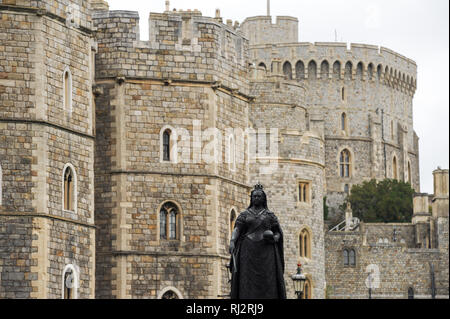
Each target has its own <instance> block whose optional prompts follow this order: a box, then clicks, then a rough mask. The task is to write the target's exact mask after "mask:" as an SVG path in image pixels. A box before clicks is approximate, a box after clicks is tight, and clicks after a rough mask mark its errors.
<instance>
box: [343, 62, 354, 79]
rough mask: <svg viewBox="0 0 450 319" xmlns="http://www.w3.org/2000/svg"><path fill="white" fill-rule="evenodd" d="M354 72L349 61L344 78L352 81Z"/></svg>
mask: <svg viewBox="0 0 450 319" xmlns="http://www.w3.org/2000/svg"><path fill="white" fill-rule="evenodd" d="M352 72H353V65H352V63H351V62H350V61H348V62H347V63H346V64H345V74H344V78H345V79H346V80H351V79H352Z"/></svg>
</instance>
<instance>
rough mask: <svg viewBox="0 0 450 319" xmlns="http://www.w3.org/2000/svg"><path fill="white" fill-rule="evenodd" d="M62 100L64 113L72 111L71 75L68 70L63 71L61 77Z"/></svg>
mask: <svg viewBox="0 0 450 319" xmlns="http://www.w3.org/2000/svg"><path fill="white" fill-rule="evenodd" d="M63 99H64V109H65V110H66V111H69V112H71V111H72V74H71V73H70V70H69V68H67V69H66V70H65V71H64V75H63Z"/></svg>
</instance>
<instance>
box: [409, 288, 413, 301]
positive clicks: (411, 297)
mask: <svg viewBox="0 0 450 319" xmlns="http://www.w3.org/2000/svg"><path fill="white" fill-rule="evenodd" d="M408 299H414V288H413V287H409V288H408Z"/></svg>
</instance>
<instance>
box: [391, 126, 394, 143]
mask: <svg viewBox="0 0 450 319" xmlns="http://www.w3.org/2000/svg"><path fill="white" fill-rule="evenodd" d="M391 140H392V141H394V121H391Z"/></svg>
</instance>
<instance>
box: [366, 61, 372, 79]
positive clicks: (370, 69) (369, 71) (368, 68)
mask: <svg viewBox="0 0 450 319" xmlns="http://www.w3.org/2000/svg"><path fill="white" fill-rule="evenodd" d="M367 77H368V79H369V80H373V64H372V63H370V64H369V65H368V66H367Z"/></svg>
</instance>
